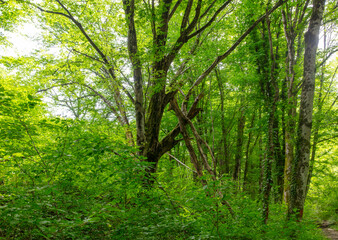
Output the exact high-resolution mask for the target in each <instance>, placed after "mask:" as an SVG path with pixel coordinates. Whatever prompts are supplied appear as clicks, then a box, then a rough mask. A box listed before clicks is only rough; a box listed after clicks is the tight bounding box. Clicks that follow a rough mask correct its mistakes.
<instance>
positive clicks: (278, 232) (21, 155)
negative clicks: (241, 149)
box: [0, 119, 322, 239]
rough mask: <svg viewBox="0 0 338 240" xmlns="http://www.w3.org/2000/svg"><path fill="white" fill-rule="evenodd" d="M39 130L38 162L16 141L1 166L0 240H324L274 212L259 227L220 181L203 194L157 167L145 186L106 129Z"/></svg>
mask: <svg viewBox="0 0 338 240" xmlns="http://www.w3.org/2000/svg"><path fill="white" fill-rule="evenodd" d="M39 124H40V128H39V129H40V130H37V129H36V132H35V133H34V138H35V139H36V141H35V143H34V144H35V146H36V147H37V148H39V151H40V152H39V153H37V152H34V151H36V150H35V149H34V147H33V146H32V145H30V144H26V145H25V144H23V142H24V141H26V140H24V138H17V139H16V141H13V142H12V143H11V144H10V145H7V148H6V150H7V152H9V151H10V149H12V152H13V153H12V154H8V155H6V156H4V157H3V158H2V161H1V174H2V176H3V182H2V185H1V188H0V191H1V192H0V194H1V195H0V208H1V211H0V219H1V221H0V237H1V239H290V236H293V237H294V238H295V239H322V237H321V234H320V232H319V230H318V229H316V225H315V221H307V220H305V221H303V222H301V223H297V222H293V221H286V220H285V219H286V217H285V212H286V211H285V209H284V207H282V206H280V205H278V204H276V205H272V206H271V209H270V220H269V223H268V224H267V225H264V224H263V220H262V218H261V212H260V206H261V203H260V202H259V201H257V200H253V199H252V198H251V197H250V196H249V195H246V194H245V193H239V192H238V191H236V189H235V186H234V185H233V184H232V182H231V180H229V179H226V178H222V179H220V180H218V181H217V182H215V181H210V180H209V179H208V185H206V186H204V187H203V186H202V184H200V183H199V181H198V180H196V179H195V180H194V179H193V176H192V173H191V172H190V170H189V169H186V168H183V167H182V166H178V165H176V164H172V168H171V170H170V171H164V170H163V169H168V168H161V166H160V167H159V170H158V173H157V176H156V181H155V182H154V183H153V185H152V186H151V187H149V186H146V184H145V183H146V182H147V181H146V179H145V175H144V172H145V168H147V164H146V163H145V162H142V161H141V159H139V158H138V157H137V155H136V154H135V149H133V148H130V147H126V146H125V145H124V144H123V143H121V141H120V140H119V138H118V137H117V136H116V137H115V138H112V137H109V135H110V131H109V130H108V129H107V128H105V127H102V126H101V127H99V125H97V126H96V127H91V128H88V127H87V128H84V124H85V122H76V121H69V120H60V119H54V120H53V121H46V120H43V121H40V123H39ZM31 128H32V129H33V127H32V126H31ZM46 129H47V130H48V129H49V130H50V131H49V134H48V135H44V137H42V135H39V131H42V130H46ZM51 129H53V131H51ZM81 129H86V130H81ZM110 136H114V135H110ZM46 138H49V141H46ZM43 143H44V144H43ZM14 149H16V151H14ZM166 162H167V161H166ZM163 164H166V163H163ZM182 168H183V169H182ZM169 169H170V168H169ZM216 189H217V190H218V191H221V192H222V194H223V196H222V198H221V197H219V195H216V194H215V190H216ZM223 200H227V201H228V202H229V203H230V205H231V207H232V209H233V211H234V213H235V214H234V216H232V215H231V214H230V213H229V210H228V209H227V207H226V206H224V205H222V201H223Z"/></svg>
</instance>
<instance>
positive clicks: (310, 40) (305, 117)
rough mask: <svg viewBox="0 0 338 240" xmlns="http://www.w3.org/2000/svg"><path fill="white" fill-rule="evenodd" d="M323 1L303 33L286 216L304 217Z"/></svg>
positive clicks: (319, 0) (315, 3)
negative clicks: (298, 96)
mask: <svg viewBox="0 0 338 240" xmlns="http://www.w3.org/2000/svg"><path fill="white" fill-rule="evenodd" d="M324 7H325V0H314V1H313V9H312V15H311V19H310V23H309V28H308V31H307V32H306V33H305V53H304V72H303V88H302V94H301V100H300V108H299V122H298V129H297V142H296V156H295V162H294V165H293V170H292V182H291V199H290V200H291V201H290V204H289V206H288V213H289V216H290V214H296V217H297V219H298V220H301V219H302V217H303V208H304V202H305V197H306V186H307V179H308V173H309V161H310V145H311V144H310V140H311V128H312V112H313V98H314V91H315V73H316V53H317V47H318V41H319V30H320V26H321V20H322V17H323V12H324Z"/></svg>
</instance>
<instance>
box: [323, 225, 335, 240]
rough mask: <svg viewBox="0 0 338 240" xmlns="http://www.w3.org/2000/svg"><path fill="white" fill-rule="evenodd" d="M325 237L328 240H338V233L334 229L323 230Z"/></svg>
mask: <svg viewBox="0 0 338 240" xmlns="http://www.w3.org/2000/svg"><path fill="white" fill-rule="evenodd" d="M323 232H324V235H325V236H326V237H327V238H328V239H332V240H338V231H337V230H334V229H332V228H323Z"/></svg>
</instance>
